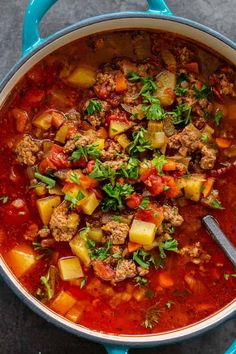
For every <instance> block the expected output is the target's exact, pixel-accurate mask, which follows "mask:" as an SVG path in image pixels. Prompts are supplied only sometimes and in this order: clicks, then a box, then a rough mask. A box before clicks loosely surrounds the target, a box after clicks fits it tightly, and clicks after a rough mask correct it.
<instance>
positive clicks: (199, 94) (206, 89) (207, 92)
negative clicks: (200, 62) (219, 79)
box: [193, 84, 211, 100]
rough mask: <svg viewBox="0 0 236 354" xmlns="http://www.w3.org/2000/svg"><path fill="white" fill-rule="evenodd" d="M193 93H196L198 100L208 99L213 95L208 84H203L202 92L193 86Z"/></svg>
mask: <svg viewBox="0 0 236 354" xmlns="http://www.w3.org/2000/svg"><path fill="white" fill-rule="evenodd" d="M193 91H194V92H195V96H196V98H197V99H198V100H201V99H202V98H207V97H208V96H209V95H210V94H211V88H210V86H208V85H207V84H203V85H202V88H201V89H200V90H198V89H197V88H196V86H193Z"/></svg>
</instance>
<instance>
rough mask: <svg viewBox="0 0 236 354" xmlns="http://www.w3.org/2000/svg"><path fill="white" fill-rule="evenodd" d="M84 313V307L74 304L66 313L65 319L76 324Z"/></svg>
mask: <svg viewBox="0 0 236 354" xmlns="http://www.w3.org/2000/svg"><path fill="white" fill-rule="evenodd" d="M83 311H84V305H83V304H82V305H81V304H80V303H76V304H75V305H74V306H73V307H71V309H70V310H69V311H68V312H67V313H66V315H65V317H66V318H67V319H68V320H70V321H72V322H75V323H76V322H78V321H79V319H80V317H81V315H82V313H83Z"/></svg>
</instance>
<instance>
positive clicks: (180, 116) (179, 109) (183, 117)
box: [166, 103, 192, 125]
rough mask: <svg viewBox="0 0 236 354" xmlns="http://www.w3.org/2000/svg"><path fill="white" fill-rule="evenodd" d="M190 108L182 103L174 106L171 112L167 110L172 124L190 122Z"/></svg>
mask: <svg viewBox="0 0 236 354" xmlns="http://www.w3.org/2000/svg"><path fill="white" fill-rule="evenodd" d="M191 110H192V107H191V106H189V105H187V104H185V103H182V104H179V105H177V106H176V108H175V110H174V111H173V112H167V113H166V114H167V115H171V116H172V121H173V124H175V125H178V124H185V125H187V124H189V123H190V122H191Z"/></svg>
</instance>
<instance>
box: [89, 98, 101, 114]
mask: <svg viewBox="0 0 236 354" xmlns="http://www.w3.org/2000/svg"><path fill="white" fill-rule="evenodd" d="M101 110H102V105H101V103H100V102H99V101H97V100H90V101H89V104H88V107H87V108H86V111H87V114H88V115H89V116H91V115H92V114H94V112H96V111H97V112H100V111H101Z"/></svg>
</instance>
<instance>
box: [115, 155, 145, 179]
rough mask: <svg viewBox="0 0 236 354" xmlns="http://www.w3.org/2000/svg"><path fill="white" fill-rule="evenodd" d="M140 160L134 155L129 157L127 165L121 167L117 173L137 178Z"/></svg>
mask: <svg viewBox="0 0 236 354" xmlns="http://www.w3.org/2000/svg"><path fill="white" fill-rule="evenodd" d="M139 164H140V161H139V160H138V159H137V158H136V157H130V158H129V160H128V163H127V165H124V167H123V166H122V167H121V170H119V172H118V173H120V174H121V176H124V177H125V178H130V179H138V177H139Z"/></svg>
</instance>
